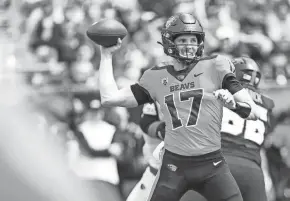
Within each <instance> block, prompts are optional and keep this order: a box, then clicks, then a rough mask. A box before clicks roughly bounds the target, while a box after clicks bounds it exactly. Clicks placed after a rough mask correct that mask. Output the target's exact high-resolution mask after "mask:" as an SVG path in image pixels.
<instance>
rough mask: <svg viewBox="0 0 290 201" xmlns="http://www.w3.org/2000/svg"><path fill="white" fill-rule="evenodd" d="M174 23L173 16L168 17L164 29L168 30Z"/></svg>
mask: <svg viewBox="0 0 290 201" xmlns="http://www.w3.org/2000/svg"><path fill="white" fill-rule="evenodd" d="M175 21H176V17H175V16H172V17H170V18H169V19H168V20H167V22H166V24H165V28H166V29H168V27H170V26H171V25H172V24H173V23H174V22H175Z"/></svg>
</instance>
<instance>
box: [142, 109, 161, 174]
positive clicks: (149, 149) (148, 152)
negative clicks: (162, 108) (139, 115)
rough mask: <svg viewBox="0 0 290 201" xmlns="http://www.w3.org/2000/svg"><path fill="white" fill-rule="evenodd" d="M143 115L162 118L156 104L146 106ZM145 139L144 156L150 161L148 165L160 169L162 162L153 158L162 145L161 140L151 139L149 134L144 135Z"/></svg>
mask: <svg viewBox="0 0 290 201" xmlns="http://www.w3.org/2000/svg"><path fill="white" fill-rule="evenodd" d="M143 114H146V115H152V116H160V115H159V112H157V108H156V105H155V104H154V103H152V104H149V103H147V104H145V105H144V107H143ZM159 119H160V117H159ZM143 138H144V141H145V143H144V146H143V155H144V157H145V159H146V161H148V164H149V165H150V166H152V167H154V168H156V169H158V168H159V167H160V164H161V161H159V160H157V159H155V158H154V157H153V152H154V150H155V149H156V147H157V146H158V145H159V144H160V143H161V140H160V139H158V138H153V137H150V136H149V135H147V134H144V135H143Z"/></svg>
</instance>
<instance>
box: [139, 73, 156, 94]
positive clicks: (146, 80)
mask: <svg viewBox="0 0 290 201" xmlns="http://www.w3.org/2000/svg"><path fill="white" fill-rule="evenodd" d="M153 81H154V77H153V75H152V71H151V69H148V70H146V71H145V72H144V73H143V75H142V77H141V78H140V80H139V82H138V84H139V85H140V86H141V87H142V88H144V89H145V90H146V91H147V92H148V94H149V95H150V97H151V98H152V100H155V95H154V90H153V89H154V84H153Z"/></svg>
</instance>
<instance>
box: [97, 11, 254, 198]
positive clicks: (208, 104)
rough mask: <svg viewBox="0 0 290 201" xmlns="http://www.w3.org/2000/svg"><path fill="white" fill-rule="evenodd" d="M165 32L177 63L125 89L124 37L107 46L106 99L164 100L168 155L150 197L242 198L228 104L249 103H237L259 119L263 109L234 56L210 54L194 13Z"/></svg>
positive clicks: (102, 77)
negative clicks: (227, 139) (226, 124)
mask: <svg viewBox="0 0 290 201" xmlns="http://www.w3.org/2000/svg"><path fill="white" fill-rule="evenodd" d="M161 35H162V42H163V43H162V45H163V49H164V52H165V53H166V54H167V55H168V56H170V57H172V58H173V59H172V61H170V62H167V63H161V64H159V65H157V66H155V67H153V68H151V69H149V70H147V71H146V72H145V73H144V74H143V76H142V77H141V79H140V81H139V83H138V84H134V85H131V86H130V87H125V88H122V89H118V87H117V85H116V82H115V79H114V76H113V66H112V54H113V52H115V51H116V50H117V49H119V48H120V47H121V40H118V43H117V44H116V45H114V46H112V47H109V48H105V47H102V48H101V63H100V70H99V73H100V74H99V83H100V85H99V87H100V92H101V102H102V104H103V105H104V106H109V107H112V106H122V107H137V106H138V105H142V104H145V103H150V102H157V103H158V104H159V105H160V108H161V112H162V114H163V115H164V121H165V124H166V135H165V136H166V137H165V140H164V142H165V152H164V155H163V159H162V165H161V168H160V171H159V172H158V174H157V178H156V180H155V183H154V185H153V188H152V191H151V193H150V196H149V197H150V199H149V200H151V201H155V200H156V201H157V200H168V201H178V200H179V199H180V197H182V195H183V194H184V193H185V192H186V191H187V190H188V189H194V190H196V191H198V192H200V193H201V194H202V195H204V196H205V197H206V198H207V199H208V200H209V201H212V200H214V201H218V200H224V201H236V200H239V201H240V200H242V197H241V193H240V191H239V188H238V186H237V184H236V182H235V180H234V178H233V176H232V175H231V173H230V171H229V168H228V166H227V164H226V163H225V161H224V157H223V155H222V153H221V150H220V149H221V140H220V139H221V137H220V128H221V121H222V110H223V104H226V105H227V106H228V107H231V108H235V107H236V102H244V103H246V104H244V105H246V106H245V107H240V106H239V105H240V104H237V106H238V107H236V109H235V110H236V112H237V113H239V115H241V116H242V117H243V118H249V119H257V118H258V117H259V113H258V110H257V106H256V104H255V103H254V102H253V100H252V98H251V97H250V95H249V94H248V92H247V91H246V90H245V89H243V87H242V86H241V84H240V83H239V81H238V80H237V79H236V77H235V75H234V73H233V71H234V66H233V64H232V63H231V61H229V60H228V59H227V58H226V57H223V56H212V57H202V53H203V44H204V32H203V28H202V26H201V25H200V23H199V22H198V21H197V20H196V18H195V17H194V16H193V15H191V14H177V15H174V16H172V17H170V18H169V19H168V20H167V22H166V23H165V24H164V27H163V28H162V31H161ZM227 91H229V92H230V93H231V94H233V96H229V95H228V94H226V92H227ZM216 97H218V98H216ZM232 97H234V99H235V100H234V99H233V98H232ZM219 99H221V100H222V101H223V102H222V101H220V100H219Z"/></svg>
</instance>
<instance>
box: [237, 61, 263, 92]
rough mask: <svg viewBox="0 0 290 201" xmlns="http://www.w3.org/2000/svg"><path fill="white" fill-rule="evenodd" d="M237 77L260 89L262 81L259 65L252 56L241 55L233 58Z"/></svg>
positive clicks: (246, 84) (246, 83)
mask: <svg viewBox="0 0 290 201" xmlns="http://www.w3.org/2000/svg"><path fill="white" fill-rule="evenodd" d="M233 64H234V66H235V69H236V77H237V79H238V80H239V81H240V82H241V83H242V84H243V85H244V86H245V87H250V88H255V89H258V86H259V84H260V81H261V71H260V68H259V65H258V64H257V63H256V62H255V61H254V60H253V59H251V58H248V57H240V58H235V59H234V60H233Z"/></svg>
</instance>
